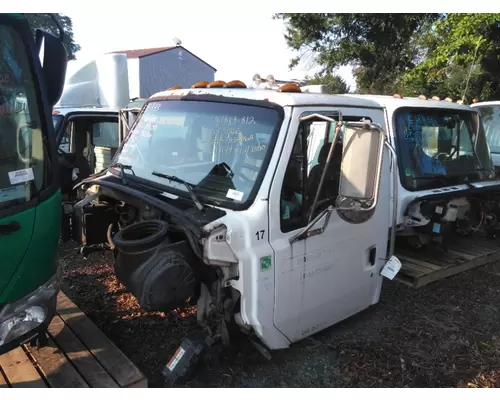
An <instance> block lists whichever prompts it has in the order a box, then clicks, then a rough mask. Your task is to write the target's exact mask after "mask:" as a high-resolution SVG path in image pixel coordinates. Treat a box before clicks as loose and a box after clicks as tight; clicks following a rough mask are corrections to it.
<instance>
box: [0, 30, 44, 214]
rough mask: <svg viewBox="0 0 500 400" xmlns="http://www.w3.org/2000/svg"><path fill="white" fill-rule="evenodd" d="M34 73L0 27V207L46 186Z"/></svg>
mask: <svg viewBox="0 0 500 400" xmlns="http://www.w3.org/2000/svg"><path fill="white" fill-rule="evenodd" d="M35 87H36V85H35V84H34V82H33V76H32V73H31V70H30V67H29V63H28V58H27V55H26V54H25V46H24V44H23V43H22V40H21V38H20V37H19V35H18V34H17V33H16V32H15V31H14V30H13V29H12V28H10V27H8V26H0V210H3V209H6V208H9V207H13V206H15V205H19V204H21V203H23V202H26V201H29V200H30V199H32V198H33V197H34V196H36V194H37V193H38V192H39V191H40V190H41V189H42V188H43V187H44V185H45V183H46V182H45V180H46V178H45V161H46V160H45V158H46V157H45V153H44V142H43V136H42V131H41V120H40V110H39V108H38V104H37V101H36V95H35V92H34V88H35Z"/></svg>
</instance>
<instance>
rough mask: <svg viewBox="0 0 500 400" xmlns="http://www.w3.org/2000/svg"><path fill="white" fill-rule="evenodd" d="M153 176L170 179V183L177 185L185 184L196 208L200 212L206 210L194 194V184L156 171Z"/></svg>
mask: <svg viewBox="0 0 500 400" xmlns="http://www.w3.org/2000/svg"><path fill="white" fill-rule="evenodd" d="M151 175H154V176H158V177H160V178H164V179H168V180H169V181H172V182H177V183H181V184H183V185H184V186H186V189H187V191H188V193H189V196H191V200H193V203H194V205H195V206H196V208H198V210H200V211H203V210H204V208H205V207H203V204H201V203H200V201H199V200H198V197H196V195H195V194H194V192H193V187H194V185H193V184H192V183H189V182H186V181H185V180H184V179H181V178H178V177H176V176H173V175H167V174H162V173H161V172H156V171H153V172H151Z"/></svg>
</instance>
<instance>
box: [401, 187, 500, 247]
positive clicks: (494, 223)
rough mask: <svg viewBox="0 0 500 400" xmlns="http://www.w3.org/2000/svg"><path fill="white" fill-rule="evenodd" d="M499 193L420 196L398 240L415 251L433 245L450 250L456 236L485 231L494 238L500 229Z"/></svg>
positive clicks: (408, 212) (412, 207) (409, 213)
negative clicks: (450, 244)
mask: <svg viewBox="0 0 500 400" xmlns="http://www.w3.org/2000/svg"><path fill="white" fill-rule="evenodd" d="M499 200H500V196H499V195H498V194H496V197H494V194H493V195H492V194H490V193H489V194H488V195H474V196H470V197H469V196H464V197H451V198H450V197H446V198H434V199H425V200H423V199H419V200H416V201H414V202H412V203H411V204H410V205H409V206H408V208H407V211H406V216H405V217H406V219H405V221H404V223H403V226H402V228H403V229H402V230H400V231H399V232H397V236H398V239H404V242H405V245H407V246H409V247H410V248H411V249H413V250H418V251H423V250H424V249H425V248H426V247H428V246H429V245H430V244H433V245H438V246H441V247H442V248H443V250H447V248H448V244H449V243H450V241H451V240H452V239H453V237H456V236H461V237H465V236H471V235H473V234H485V235H487V236H488V238H494V237H496V236H497V233H498V232H500V225H499V221H500V201H499Z"/></svg>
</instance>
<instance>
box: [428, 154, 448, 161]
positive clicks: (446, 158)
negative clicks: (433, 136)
mask: <svg viewBox="0 0 500 400" xmlns="http://www.w3.org/2000/svg"><path fill="white" fill-rule="evenodd" d="M441 156H444V159H443V158H441ZM432 159H433V160H439V161H444V160H449V159H450V154H448V153H437V154H435V155H433V156H432Z"/></svg>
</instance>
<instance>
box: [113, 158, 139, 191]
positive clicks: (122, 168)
mask: <svg viewBox="0 0 500 400" xmlns="http://www.w3.org/2000/svg"><path fill="white" fill-rule="evenodd" d="M108 168H119V169H120V179H121V180H122V183H123V184H124V185H126V184H127V179H126V178H125V170H126V169H128V170H129V171H130V172H132V175H134V176H135V172H134V170H133V169H132V166H131V165H124V164H122V163H119V162H117V163H114V164H110V165H109V167H108Z"/></svg>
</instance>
